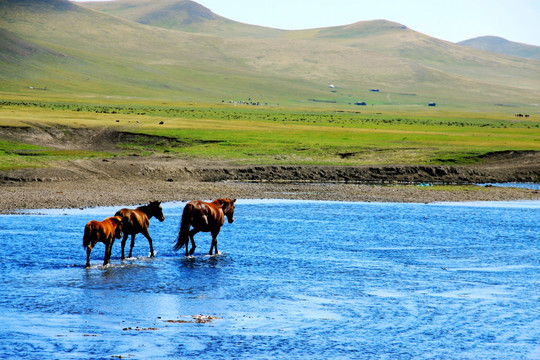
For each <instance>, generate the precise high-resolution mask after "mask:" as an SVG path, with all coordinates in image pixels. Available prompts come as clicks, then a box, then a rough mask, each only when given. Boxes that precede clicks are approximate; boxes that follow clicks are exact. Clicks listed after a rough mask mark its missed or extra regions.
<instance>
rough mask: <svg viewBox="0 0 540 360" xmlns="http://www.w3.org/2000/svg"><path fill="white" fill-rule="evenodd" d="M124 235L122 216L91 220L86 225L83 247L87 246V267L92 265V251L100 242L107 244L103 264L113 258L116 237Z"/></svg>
mask: <svg viewBox="0 0 540 360" xmlns="http://www.w3.org/2000/svg"><path fill="white" fill-rule="evenodd" d="M121 237H122V218H121V217H120V216H114V217H109V218H106V219H105V220H103V221H96V220H91V221H89V222H88V224H86V226H85V227H84V236H83V247H84V248H86V267H90V253H91V252H92V249H93V248H94V246H96V244H97V243H98V242H102V243H104V244H105V258H104V260H103V265H104V266H105V265H107V264H108V263H109V260H110V259H111V249H112V246H113V244H114V239H120V238H121Z"/></svg>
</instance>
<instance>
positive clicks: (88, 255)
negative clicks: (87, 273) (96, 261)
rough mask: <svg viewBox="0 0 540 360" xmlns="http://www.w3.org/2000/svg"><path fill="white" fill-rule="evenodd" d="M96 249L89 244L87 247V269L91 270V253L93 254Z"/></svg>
mask: <svg viewBox="0 0 540 360" xmlns="http://www.w3.org/2000/svg"><path fill="white" fill-rule="evenodd" d="M93 247H94V245H93V244H89V245H88V246H87V247H86V267H87V268H89V267H90V253H91V252H92V248H93Z"/></svg>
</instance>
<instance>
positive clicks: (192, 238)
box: [186, 229, 199, 256]
mask: <svg viewBox="0 0 540 360" xmlns="http://www.w3.org/2000/svg"><path fill="white" fill-rule="evenodd" d="M198 232H199V231H198V230H195V229H193V230H191V231H190V232H189V238H190V239H191V250H190V251H189V255H193V253H194V252H195V248H196V247H197V245H195V238H194V236H195V234H196V233H198ZM187 248H188V244H186V256H188V251H187Z"/></svg>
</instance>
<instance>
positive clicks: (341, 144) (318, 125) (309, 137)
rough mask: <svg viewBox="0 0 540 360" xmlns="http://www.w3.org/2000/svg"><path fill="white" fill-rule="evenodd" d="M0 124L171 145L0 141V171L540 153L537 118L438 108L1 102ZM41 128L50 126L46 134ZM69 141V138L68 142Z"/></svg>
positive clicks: (456, 160) (448, 159) (456, 161)
mask: <svg viewBox="0 0 540 360" xmlns="http://www.w3.org/2000/svg"><path fill="white" fill-rule="evenodd" d="M0 127H1V128H3V129H4V130H1V131H2V132H4V131H6V129H8V128H10V127H33V128H35V129H40V131H44V132H49V133H50V132H51V131H49V130H50V129H56V130H60V131H63V129H64V130H65V129H67V128H70V129H95V130H96V132H97V131H98V130H100V129H104V128H106V129H108V130H111V131H116V132H129V133H140V134H147V135H155V136H159V137H166V138H170V139H172V142H171V141H166V142H163V141H161V140H160V139H162V138H156V141H154V142H148V139H147V138H144V139H141V140H140V141H139V140H137V138H136V137H130V138H129V140H122V139H120V140H119V139H118V138H115V139H111V141H113V142H115V144H114V145H115V146H116V149H115V150H110V149H108V150H107V151H102V150H100V149H95V148H93V149H84V148H82V149H81V148H72V147H71V148H70V147H69V146H67V147H66V146H60V145H61V142H56V143H55V142H54V141H52V142H50V143H47V141H45V140H42V141H39V139H38V140H35V141H29V140H24V142H23V141H21V139H19V140H17V139H15V138H13V136H12V137H11V138H8V137H6V136H1V135H2V132H0V170H6V169H14V168H22V167H39V166H48V165H49V164H51V163H52V162H54V161H57V160H65V159H76V158H87V157H97V158H107V157H113V156H118V155H125V154H138V155H149V154H153V153H167V154H168V155H170V156H175V157H182V158H197V159H208V160H225V161H229V162H232V163H237V164H282V165H286V164H294V165H297V164H332V165H369V164H452V165H462V164H472V163H476V162H479V161H481V158H480V156H481V155H483V154H486V153H489V152H494V151H504V150H537V151H539V150H540V120H539V119H538V118H537V117H534V116H533V117H530V118H521V117H520V118H517V117H515V115H514V114H513V113H509V112H508V113H504V112H500V113H496V112H477V113H472V112H470V111H460V110H458V109H454V110H445V109H437V108H427V107H424V108H415V109H412V108H411V109H398V110H396V109H395V108H390V107H382V106H381V107H376V108H371V107H368V108H365V109H361V108H360V107H358V108H352V109H351V108H345V109H338V108H331V107H330V108H326V109H324V108H323V107H321V108H319V109H317V108H315V109H314V108H309V109H301V108H297V109H292V108H289V109H283V108H277V107H270V106H268V107H264V106H251V105H236V106H235V105H230V104H207V105H194V104H174V103H163V102H161V103H158V102H145V103H143V102H131V103H130V104H129V105H127V104H122V103H113V102H112V101H111V102H110V103H107V104H105V105H103V104H99V105H98V104H92V103H89V102H87V103H83V102H65V101H64V102H61V101H58V102H56V101H50V100H49V101H39V100H37V101H22V100H14V101H4V102H0ZM47 129H49V130H47ZM75 140H76V139H75Z"/></svg>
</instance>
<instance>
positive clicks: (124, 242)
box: [122, 233, 131, 260]
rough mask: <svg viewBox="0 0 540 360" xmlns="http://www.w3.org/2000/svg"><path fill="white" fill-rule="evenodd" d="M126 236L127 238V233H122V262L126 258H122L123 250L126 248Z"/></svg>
mask: <svg viewBox="0 0 540 360" xmlns="http://www.w3.org/2000/svg"><path fill="white" fill-rule="evenodd" d="M128 236H129V234H128V233H124V237H123V238H122V260H124V259H125V258H126V257H125V256H124V248H125V247H126V241H127V238H128ZM130 257H131V255H130Z"/></svg>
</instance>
